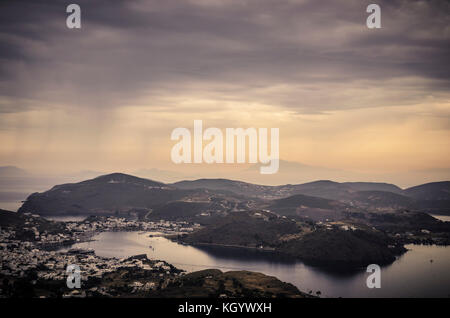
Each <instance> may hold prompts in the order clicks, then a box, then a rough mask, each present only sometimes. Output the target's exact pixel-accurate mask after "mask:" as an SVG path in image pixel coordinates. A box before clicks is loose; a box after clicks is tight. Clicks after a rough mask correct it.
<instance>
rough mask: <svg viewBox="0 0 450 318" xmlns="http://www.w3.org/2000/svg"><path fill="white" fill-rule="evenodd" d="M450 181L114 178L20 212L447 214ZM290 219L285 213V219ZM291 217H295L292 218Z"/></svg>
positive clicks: (36, 200)
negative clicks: (273, 182)
mask: <svg viewBox="0 0 450 318" xmlns="http://www.w3.org/2000/svg"><path fill="white" fill-rule="evenodd" d="M449 203H450V181H444V182H434V183H427V184H423V185H420V186H415V187H412V188H408V189H405V190H402V189H401V188H399V187H397V186H395V185H393V184H388V183H371V182H344V183H339V182H333V181H328V180H321V181H315V182H309V183H304V184H294V185H291V184H287V185H281V186H265V185H257V184H251V183H246V182H242V181H234V180H228V179H198V180H194V181H180V182H176V183H172V184H165V183H162V182H157V181H152V180H149V179H143V178H138V177H135V176H131V175H127V174H122V173H113V174H108V175H103V176H100V177H97V178H94V179H90V180H86V181H83V182H79V183H69V184H62V185H57V186H54V187H53V188H51V189H50V190H48V191H45V192H43V193H33V194H32V195H30V196H29V197H28V198H27V200H26V201H25V203H24V204H23V205H22V207H21V208H20V209H19V212H32V213H37V214H42V215H90V214H103V215H111V214H115V215H118V214H121V215H123V214H129V215H135V216H137V217H143V216H146V217H156V216H158V217H170V218H171V219H176V218H178V217H180V216H183V215H184V216H186V217H187V216H188V215H189V217H192V218H199V219H201V216H207V215H208V216H214V215H215V214H220V213H222V214H223V213H225V214H226V213H228V212H232V211H239V210H248V209H252V208H262V207H266V208H269V209H274V210H278V211H281V210H283V211H285V212H286V213H288V210H289V209H290V210H291V214H292V213H294V212H296V211H297V210H298V209H318V210H322V211H324V210H325V211H334V210H339V211H352V210H355V209H356V210H357V209H367V210H371V211H373V210H379V209H384V210H386V209H387V210H389V209H391V210H395V209H412V210H420V211H426V212H433V213H437V214H450V204H449ZM288 214H289V213H288ZM294 214H295V213H294Z"/></svg>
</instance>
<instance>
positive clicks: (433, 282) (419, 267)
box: [72, 232, 450, 297]
mask: <svg viewBox="0 0 450 318" xmlns="http://www.w3.org/2000/svg"><path fill="white" fill-rule="evenodd" d="M94 239H95V241H92V242H84V243H79V244H75V245H73V246H72V247H79V248H92V249H94V250H95V252H96V254H97V255H100V256H106V257H127V256H132V255H136V254H147V255H148V257H149V258H153V259H160V260H165V261H167V262H168V263H171V264H173V265H175V266H176V267H178V268H181V269H184V270H186V271H196V270H201V269H206V268H218V269H221V270H223V271H230V270H250V271H256V272H261V273H264V274H266V275H270V276H275V277H277V278H279V279H280V280H282V281H285V282H290V283H292V284H294V285H296V286H297V287H298V288H299V289H300V290H301V291H304V292H308V291H310V290H312V291H313V292H314V293H315V292H316V291H318V290H320V291H321V293H322V296H323V297H450V272H449V270H450V247H442V246H422V245H407V246H406V247H407V248H408V249H409V251H408V252H407V253H405V254H404V255H403V256H401V257H400V258H399V259H398V260H397V261H395V262H394V263H393V264H391V265H389V266H385V267H382V270H381V288H380V289H368V288H367V287H366V279H367V276H368V275H369V274H368V273H366V272H365V269H361V270H359V271H357V272H353V273H345V274H343V273H333V272H330V271H325V270H323V269H321V268H317V267H313V266H308V265H305V264H303V263H301V262H296V261H290V262H286V261H280V259H279V258H278V257H276V256H275V255H273V254H270V253H268V252H261V251H256V250H247V249H233V248H217V247H214V248H212V247H208V248H203V247H202V248H198V247H193V246H185V245H181V244H177V243H175V242H172V241H170V240H167V239H166V238H163V237H149V233H142V232H104V233H101V234H99V235H97V236H96V237H94ZM430 260H433V261H432V262H430Z"/></svg>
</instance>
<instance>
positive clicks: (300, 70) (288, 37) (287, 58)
mask: <svg viewBox="0 0 450 318" xmlns="http://www.w3.org/2000/svg"><path fill="white" fill-rule="evenodd" d="M371 2H372V1H359V0H353V1H308V0H304V1H288V0H276V1H267V0H251V1H236V0H227V1H216V0H211V1H207V0H190V1H181V0H180V1H174V0H168V1H136V0H132V1H117V0H116V1H77V2H76V3H78V4H79V5H80V7H81V11H82V28H81V29H79V30H75V29H73V30H71V29H68V28H67V27H66V25H65V20H66V17H67V15H68V14H67V13H66V12H65V8H66V6H67V5H68V4H69V3H71V2H68V1H17V0H14V1H2V3H1V4H0V30H1V32H0V43H1V44H0V61H1V64H0V94H1V100H0V111H1V112H20V111H23V110H25V109H28V108H32V107H35V106H36V105H45V104H48V105H72V106H74V107H91V108H114V107H120V106H124V105H129V104H132V105H136V104H139V103H141V98H145V100H146V101H147V100H151V101H152V104H153V106H154V109H155V111H157V110H158V109H173V111H176V109H177V104H176V102H172V101H171V97H174V96H177V95H178V96H184V95H190V94H195V95H196V96H203V97H204V98H208V99H213V100H224V101H240V102H249V103H252V102H259V103H265V104H269V105H276V106H277V107H282V108H287V109H290V110H293V111H295V112H298V113H315V112H321V111H327V110H341V109H346V108H359V107H377V106H389V105H392V106H398V105H404V104H406V105H408V104H411V103H417V102H418V101H420V100H423V99H424V98H426V97H428V96H430V95H432V96H433V97H434V98H448V88H449V79H450V66H449V63H448V58H449V56H450V5H449V2H447V1H378V2H377V3H378V4H379V5H380V7H381V10H382V28H381V29H368V28H367V27H366V25H365V20H366V18H367V16H368V14H367V13H366V7H367V5H368V4H369V3H371ZM381 91H382V92H383V93H382V94H380V93H381Z"/></svg>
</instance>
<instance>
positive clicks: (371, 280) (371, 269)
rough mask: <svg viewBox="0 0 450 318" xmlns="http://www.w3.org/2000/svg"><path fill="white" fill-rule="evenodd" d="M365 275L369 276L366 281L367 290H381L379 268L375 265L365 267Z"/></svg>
mask: <svg viewBox="0 0 450 318" xmlns="http://www.w3.org/2000/svg"><path fill="white" fill-rule="evenodd" d="M366 271H367V273H372V274H370V275H369V276H368V277H367V279H366V285H367V288H371V289H372V288H381V268H380V266H379V265H377V264H370V265H369V266H367V270H366Z"/></svg>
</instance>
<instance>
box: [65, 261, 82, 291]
mask: <svg viewBox="0 0 450 318" xmlns="http://www.w3.org/2000/svg"><path fill="white" fill-rule="evenodd" d="M66 272H67V273H68V274H69V275H68V276H67V280H66V285H67V287H68V288H70V289H73V288H81V271H80V267H79V266H78V265H73V264H71V265H67V268H66Z"/></svg>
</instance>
